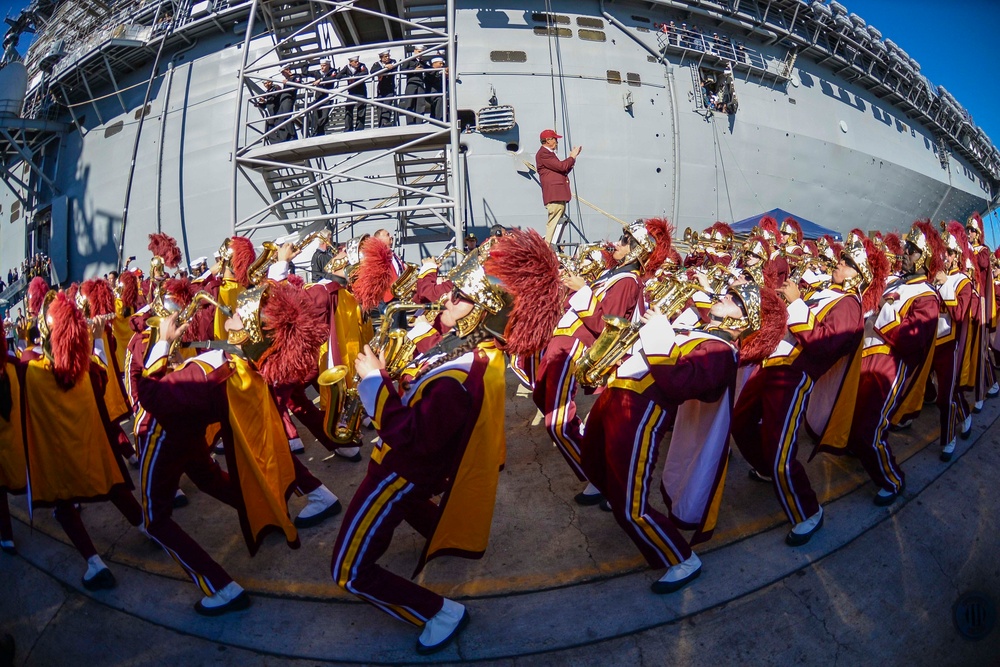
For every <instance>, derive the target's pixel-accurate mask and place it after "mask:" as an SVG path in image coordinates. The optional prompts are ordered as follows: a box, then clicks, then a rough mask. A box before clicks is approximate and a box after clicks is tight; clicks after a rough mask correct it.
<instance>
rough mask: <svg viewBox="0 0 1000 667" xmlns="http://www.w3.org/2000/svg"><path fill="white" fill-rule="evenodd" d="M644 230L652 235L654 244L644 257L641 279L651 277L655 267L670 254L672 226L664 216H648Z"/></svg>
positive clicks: (658, 266)
mask: <svg viewBox="0 0 1000 667" xmlns="http://www.w3.org/2000/svg"><path fill="white" fill-rule="evenodd" d="M646 231H647V232H648V233H649V235H650V236H652V237H653V241H654V243H655V244H656V245H655V246H654V247H653V252H651V253H650V254H649V257H648V258H647V259H646V262H645V268H646V272H645V275H644V276H643V279H648V278H651V277H652V276H653V273H655V272H656V269H658V268H660V266H661V265H662V264H663V262H664V261H666V259H667V258H668V257H669V256H670V251H671V250H672V249H673V238H672V236H673V233H674V228H673V227H672V226H671V225H670V223H669V222H667V220H666V219H664V218H649V219H648V220H646Z"/></svg>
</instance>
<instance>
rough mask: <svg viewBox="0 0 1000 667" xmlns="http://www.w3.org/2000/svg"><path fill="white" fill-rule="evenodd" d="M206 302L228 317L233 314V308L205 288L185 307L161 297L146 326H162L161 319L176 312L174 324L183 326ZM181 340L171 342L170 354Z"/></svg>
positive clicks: (168, 298)
mask: <svg viewBox="0 0 1000 667" xmlns="http://www.w3.org/2000/svg"><path fill="white" fill-rule="evenodd" d="M206 304H210V305H213V306H215V307H216V308H218V309H219V311H221V312H222V313H223V314H224V315H225V316H226V317H232V316H233V311H232V310H230V309H229V308H227V307H226V306H224V305H222V304H221V303H219V302H218V301H216V300H215V298H214V297H212V295H211V294H209V293H208V292H206V291H205V290H200V291H198V292H197V293H196V294H195V295H194V296H193V297H191V303H189V304H188V305H186V306H184V308H181V307H180V304H178V303H177V302H176V301H174V300H173V299H171V298H170V297H167V298H165V299H161V301H160V302H159V304H154V306H153V309H154V311H155V312H156V315H154V316H152V317H150V318H147V319H146V326H148V327H150V328H153V329H155V328H157V327H158V326H160V321H161V320H163V318H166V317H170V316H171V315H173V314H174V313H177V319H176V320H175V321H174V324H175V325H176V326H177V327H181V326H183V325H185V324H187V323H188V322H190V321H191V318H193V317H194V315H195V313H196V312H198V309H199V308H201V307H202V306H204V305H206ZM180 342H181V341H180V338H177V339H175V340H174V341H173V342H172V343H171V344H170V351H169V354H173V353H174V352H175V351H176V350H177V346H178V345H180Z"/></svg>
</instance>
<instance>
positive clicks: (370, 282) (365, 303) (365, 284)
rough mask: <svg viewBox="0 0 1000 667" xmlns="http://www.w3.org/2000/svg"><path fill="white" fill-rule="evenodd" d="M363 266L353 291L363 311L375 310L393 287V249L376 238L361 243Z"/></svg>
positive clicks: (356, 276) (356, 277) (355, 280)
mask: <svg viewBox="0 0 1000 667" xmlns="http://www.w3.org/2000/svg"><path fill="white" fill-rule="evenodd" d="M360 250H361V254H363V255H364V259H362V260H361V266H359V267H358V271H357V274H356V275H355V278H354V285H353V287H352V290H353V292H354V297H355V298H356V299H357V300H358V304H360V306H361V308H362V310H366V311H367V310H374V309H375V308H378V305H379V304H380V303H381V302H382V297H383V295H385V292H386V290H388V289H389V288H390V287H392V281H393V278H392V248H390V247H389V246H387V245H386V244H385V243H383V242H382V241H380V240H378V239H377V238H375V237H374V236H372V237H369V238H367V239H365V240H364V241H362V242H361V248H360Z"/></svg>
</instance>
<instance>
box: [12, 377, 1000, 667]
mask: <svg viewBox="0 0 1000 667" xmlns="http://www.w3.org/2000/svg"><path fill="white" fill-rule="evenodd" d="M510 398H511V401H509V402H508V413H507V416H508V420H507V425H508V435H509V445H508V446H509V450H510V455H509V459H508V467H507V470H506V472H505V474H504V477H503V479H502V480H501V490H500V497H499V499H498V507H497V515H496V517H495V519H494V534H493V538H492V541H491V545H490V549H489V550H488V552H487V554H486V557H485V558H484V559H483V560H482V561H476V562H466V561H461V560H458V559H441V560H439V561H434V562H433V563H432V564H430V565H429V566H428V574H427V575H426V577H425V579H424V581H425V582H426V583H428V585H431V586H432V587H434V588H436V589H438V590H441V591H442V592H444V593H445V594H448V595H455V596H456V597H458V598H460V599H462V601H463V602H465V603H466V604H467V605H468V607H469V609H470V611H471V613H472V615H473V622H472V623H471V624H470V626H469V628H468V629H467V631H466V632H465V633H464V635H463V636H462V638H461V640H460V641H459V642H458V643H457V644H456V645H455V646H454V647H453V648H450V649H449V650H447V651H445V652H443V653H442V654H439V655H438V656H432V657H431V658H429V659H421V660H418V656H416V654H415V653H413V651H412V646H413V642H414V641H415V638H416V634H417V633H416V631H415V630H414V629H413V628H411V627H409V626H406V625H404V624H402V623H400V622H398V621H394V620H392V619H390V618H389V617H387V616H385V615H384V614H382V613H381V612H379V611H377V610H375V609H374V608H372V607H369V606H367V605H364V604H361V603H358V602H356V601H355V600H353V599H351V598H348V597H346V596H343V595H341V594H340V592H339V591H337V590H336V589H335V588H334V587H333V586H332V582H331V581H330V579H329V574H328V569H329V556H330V549H331V547H332V541H333V539H334V538H335V536H336V531H337V530H338V529H339V519H334V520H332V521H331V522H328V524H329V525H324V526H320V527H317V528H315V529H311V532H310V531H303V534H302V540H303V546H302V549H300V550H299V551H297V552H293V551H290V550H288V549H287V548H285V547H284V546H283V545H281V544H279V543H278V542H277V541H273V542H269V543H268V545H266V546H265V548H264V549H263V550H262V553H261V555H259V556H258V557H257V558H254V559H249V558H248V557H246V554H245V548H244V547H242V545H241V544H240V542H239V536H238V529H237V527H236V526H235V515H234V514H233V513H232V511H231V510H229V509H228V508H224V507H221V506H219V504H218V503H216V502H215V501H212V500H211V499H207V498H204V497H200V496H199V495H198V494H196V493H192V504H191V505H190V506H189V507H188V508H184V509H182V510H180V511H179V512H178V514H177V516H178V521H179V522H180V523H181V524H182V525H184V526H185V528H188V529H190V530H191V532H192V534H193V535H195V537H196V538H197V539H198V540H199V541H201V542H202V543H203V544H205V546H206V548H208V550H209V552H210V553H212V554H213V555H217V556H219V557H220V561H221V562H223V564H224V565H225V566H226V567H227V568H229V569H230V571H231V572H232V573H233V574H234V576H236V578H237V579H238V580H239V581H241V582H242V583H243V584H244V585H245V586H247V588H248V589H250V590H251V591H253V592H254V606H253V607H252V608H251V609H250V610H249V611H247V612H243V613H239V614H234V615H230V616H227V617H223V618H221V619H203V618H201V617H198V616H197V615H195V614H194V613H193V611H192V610H191V605H192V604H193V603H194V602H195V601H196V600H197V599H198V593H197V591H196V589H195V588H194V586H193V585H192V584H191V583H190V582H188V581H186V580H183V579H182V578H181V576H180V571H179V569H177V568H176V565H174V564H173V563H172V562H171V561H169V559H166V558H165V556H164V554H163V553H162V551H161V550H159V549H158V548H157V547H155V546H154V545H152V544H149V543H148V542H146V541H145V539H144V538H143V537H142V536H141V535H139V534H138V533H137V532H136V531H134V529H131V528H130V527H128V526H127V525H126V524H125V523H124V522H123V521H122V520H121V518H120V517H119V516H117V515H116V513H115V512H114V511H113V510H111V509H110V508H108V507H105V506H102V505H95V506H88V507H87V509H86V511H85V512H84V521H85V522H86V523H87V525H88V527H89V528H90V529H91V533H92V535H93V536H94V539H95V543H97V545H98V548H99V549H100V550H101V551H102V555H103V556H104V557H105V560H106V561H107V562H108V563H109V565H110V567H111V568H112V570H113V571H114V572H115V575H116V577H117V578H118V581H119V586H118V588H116V589H115V590H113V591H108V592H101V593H97V594H90V593H86V592H84V591H83V590H82V587H81V586H80V583H79V577H80V575H81V574H82V571H83V566H82V561H81V559H80V558H79V556H78V555H77V554H76V553H75V551H74V550H73V549H72V548H71V547H69V546H68V545H67V544H66V543H65V537H64V536H62V535H60V533H59V529H58V526H57V525H55V524H54V522H53V521H52V520H51V517H49V516H47V513H36V515H35V529H34V530H30V529H29V528H28V527H27V526H26V525H23V524H20V523H19V524H17V525H16V526H15V539H16V540H17V544H18V548H19V549H20V551H21V555H19V556H17V557H10V556H5V555H0V581H2V582H3V594H2V596H0V632H11V633H12V634H14V636H15V637H16V639H17V643H18V664H32V665H36V664H37V665H58V664H80V665H84V664H87V665H89V664H114V665H133V664H136V665H138V664H185V665H188V664H190V665H197V664H241V665H246V664H250V665H255V664H278V663H284V662H285V661H292V662H295V661H297V660H298V661H302V663H303V664H307V663H308V664H315V663H318V662H327V661H332V662H344V663H358V664H375V663H378V664H386V663H400V662H431V661H432V662H448V661H458V660H480V661H487V662H496V663H497V664H512V663H517V664H553V665H554V664H560V665H561V664H595V665H597V664H720V663H721V664H737V663H741V664H742V663H747V662H753V663H762V664H790V663H802V664H858V663H866V664H867V663H885V664H900V663H903V662H906V663H911V664H928V665H930V664H933V665H950V664H955V665H959V664H961V665H970V664H971V665H978V664H984V665H989V664H1000V663H997V659H998V656H1000V630H996V629H994V630H993V632H992V633H991V634H990V635H989V636H988V637H987V638H986V639H984V640H981V641H978V642H971V641H968V640H965V639H962V638H961V637H960V636H959V635H958V634H957V632H956V631H955V629H954V626H953V624H952V620H951V607H952V605H953V604H954V603H955V601H956V600H957V599H958V597H959V595H960V594H961V593H963V592H966V591H970V590H978V591H983V592H985V593H987V594H989V596H991V598H992V599H993V600H994V601H995V602H996V601H1000V559H998V556H1000V548H998V547H1000V539H998V538H997V530H996V527H997V525H998V521H1000V507H998V502H997V500H996V497H995V493H996V491H995V490H996V480H997V479H1000V429H998V428H995V427H993V426H992V424H993V422H994V421H995V420H996V418H997V416H998V413H1000V401H991V402H988V403H987V404H986V409H985V410H984V412H983V413H982V414H980V415H977V416H976V420H975V430H974V435H973V439H972V440H970V441H968V442H960V443H959V449H958V452H957V457H956V460H954V461H952V462H951V463H950V464H943V463H941V462H940V461H939V460H938V458H937V454H938V449H937V445H936V442H933V443H932V442H931V441H932V440H933V436H934V431H935V430H936V426H934V423H935V421H936V416H935V415H929V414H925V415H924V416H923V417H922V418H921V419H920V420H919V421H918V422H917V424H916V426H915V427H914V429H912V430H911V431H910V432H906V433H903V434H894V435H893V436H892V438H893V439H892V442H893V446H894V448H895V449H896V451H897V454H900V455H901V458H905V461H904V462H903V464H902V465H903V468H904V470H905V472H906V474H907V492H906V494H905V498H904V499H903V500H902V501H900V502H897V503H896V505H895V506H893V507H891V508H887V509H886V508H878V507H876V506H874V505H873V504H872V502H871V497H872V494H873V492H874V491H873V487H872V486H871V484H870V483H868V482H867V481H866V480H865V479H864V476H863V473H862V474H859V470H860V467H859V466H858V465H857V463H856V462H855V461H853V460H852V459H832V458H831V457H825V456H821V457H818V458H817V459H815V460H814V461H813V462H811V463H809V464H808V465H809V466H810V468H809V470H810V475H811V476H812V477H813V479H814V480H816V481H817V488H818V490H819V491H820V494H821V497H823V498H824V502H825V507H826V512H827V514H826V522H825V527H824V528H823V530H822V531H821V532H820V533H819V534H817V536H816V537H815V538H814V539H813V541H812V542H810V544H808V545H807V546H805V547H801V548H798V549H790V548H788V547H786V546H785V545H784V543H783V541H782V538H783V536H784V533H785V532H786V531H787V528H788V526H787V525H786V524H785V522H784V519H783V517H782V516H781V515H780V512H775V510H776V507H777V503H776V501H775V499H774V497H773V494H772V492H771V490H770V489H769V488H768V487H767V486H765V485H760V484H755V483H751V482H749V481H748V480H747V479H746V476H745V475H746V472H745V470H746V465H745V463H744V462H743V461H742V460H741V459H740V458H739V457H738V455H737V456H734V458H733V460H732V461H731V465H730V475H729V479H728V480H727V487H726V498H725V501H724V507H723V510H722V514H721V519H722V521H721V522H720V526H719V531H718V533H717V535H716V537H715V538H714V539H713V540H712V541H711V542H709V543H708V544H706V545H703V547H702V548H699V549H698V551H699V553H700V555H701V556H702V559H703V561H704V563H705V565H704V568H705V569H704V573H703V575H702V577H701V578H700V579H698V580H697V581H696V582H695V583H693V584H692V585H691V586H689V587H687V588H686V589H684V590H682V591H680V592H678V593H675V594H672V595H668V596H656V595H653V594H652V593H650V592H649V589H648V586H649V584H650V582H652V581H653V580H655V579H656V577H657V576H659V574H660V573H659V572H652V571H649V570H647V569H646V568H645V567H643V565H642V562H641V561H640V560H639V559H638V558H636V556H635V553H634V549H633V548H632V546H631V543H630V542H628V540H627V539H625V538H624V536H623V535H622V534H621V533H620V531H619V529H618V528H617V526H616V525H615V524H614V522H613V520H612V519H611V517H610V516H609V515H607V514H605V513H601V512H599V511H598V510H596V509H594V508H577V507H575V506H574V505H573V503H572V495H573V493H575V492H576V491H577V490H578V489H577V486H578V485H577V483H576V480H575V478H573V477H572V475H571V474H570V473H569V470H568V468H567V467H566V465H565V463H563V462H562V461H561V459H560V458H559V456H558V454H557V453H556V452H554V451H553V450H552V449H551V446H550V445H549V444H548V443H547V441H546V440H547V438H546V436H545V434H544V430H543V429H541V428H540V427H539V426H537V425H536V426H532V425H531V422H532V421H533V420H534V418H535V415H534V414H532V413H531V410H529V409H528V408H527V407H525V403H527V406H530V402H528V401H525V400H524V399H523V398H520V397H518V398H515V397H513V396H511V397H510ZM308 452H309V453H310V454H312V453H313V452H315V455H314V456H313V458H314V460H313V462H311V463H310V466H312V467H313V471H314V472H315V473H316V474H317V475H318V476H320V477H321V478H322V479H324V480H326V481H327V483H328V484H329V485H330V486H331V488H333V489H334V490H335V491H336V492H337V493H338V494H340V495H342V496H343V497H345V500H346V499H347V498H349V494H350V492H352V490H353V487H352V484H353V485H356V483H357V481H358V480H359V479H360V476H361V472H362V471H361V467H360V466H352V464H349V463H344V462H341V461H328V462H322V461H320V460H319V459H320V458H321V457H322V453H321V452H320V451H319V450H318V449H317V448H316V446H315V445H310V446H309V450H308ZM12 500H13V499H12ZM298 502H301V501H298ZM12 504H14V505H15V512H16V513H20V515H21V516H22V518H26V517H25V516H24V514H23V503H22V502H20V501H14V502H12ZM18 506H20V507H21V508H22V509H21V510H18V509H16V508H17V507H18ZM418 551H419V541H418V540H417V538H416V536H415V535H414V534H409V533H408V532H406V531H400V535H399V539H397V540H396V541H395V542H394V543H393V547H392V549H391V550H390V553H389V554H387V559H386V562H387V565H388V566H389V567H390V568H391V569H393V570H395V571H397V572H401V573H408V572H409V571H411V570H412V565H413V562H414V560H415V557H416V553H417V552H418Z"/></svg>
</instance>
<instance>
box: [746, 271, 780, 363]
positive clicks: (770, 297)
mask: <svg viewBox="0 0 1000 667" xmlns="http://www.w3.org/2000/svg"><path fill="white" fill-rule="evenodd" d="M787 325H788V307H787V306H786V305H785V302H784V300H783V299H782V298H781V297H780V296H778V293H777V292H775V291H774V290H773V289H769V288H767V287H762V288H761V290H760V329H759V330H757V331H754V332H753V333H751V334H750V335H748V336H747V337H746V338H744V339H743V342H742V343H741V344H740V365H741V366H744V365H747V364H756V363H760V362H761V361H763V360H764V359H766V358H767V357H768V356H770V355H771V353H772V352H774V350H775V348H776V347H778V343H780V342H781V339H782V338H784V337H785V328H786V326H787Z"/></svg>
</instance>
